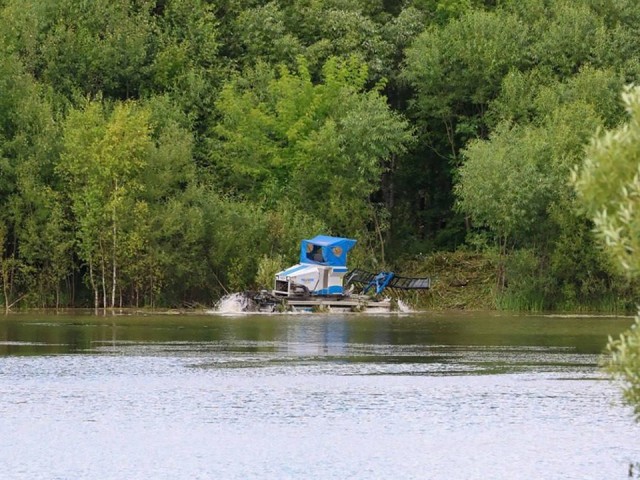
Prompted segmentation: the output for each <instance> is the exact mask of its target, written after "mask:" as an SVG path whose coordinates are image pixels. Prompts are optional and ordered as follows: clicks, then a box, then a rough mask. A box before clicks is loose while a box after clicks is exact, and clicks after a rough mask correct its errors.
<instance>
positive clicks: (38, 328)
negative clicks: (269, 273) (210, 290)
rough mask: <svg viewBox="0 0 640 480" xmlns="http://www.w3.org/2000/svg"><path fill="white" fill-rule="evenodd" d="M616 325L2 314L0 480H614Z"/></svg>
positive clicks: (632, 443) (639, 455)
mask: <svg viewBox="0 0 640 480" xmlns="http://www.w3.org/2000/svg"><path fill="white" fill-rule="evenodd" d="M630 323H631V320H629V319H622V320H614V319H595V318H548V317H547V318H545V317H508V316H480V315H464V316H457V317H454V316H450V315H424V314H423V315H420V314H411V315H403V316H375V317H366V316H360V315H345V316H332V315H319V316H311V315H296V316H241V317H215V316H201V317H197V316H180V317H168V316H164V317H115V318H109V317H80V316H69V317H42V316H41V317H31V316H15V317H9V318H8V319H6V320H0V392H2V394H1V395H0V418H1V419H2V422H0V478H11V479H40V478H41V479H52V478H53V479H85V478H87V479H88V478H100V479H122V478H127V479H148V478H154V479H195V478H202V479H208V478H228V479H245V478H277V479H281V478H292V479H293V478H295V479H297V478H317V479H344V478H357V479H360V478H362V479H370V478H403V479H411V478H415V479H424V478H431V479H457V478H460V479H463V478H464V479H466V478H473V479H475V478H478V479H485V478H492V479H502V478H504V479H513V478H554V479H558V478H559V479H562V478H567V479H583V478H589V479H600V478H602V479H605V478H606V479H610V478H627V472H628V465H629V463H630V462H635V461H638V460H640V447H639V446H638V445H637V441H636V439H637V437H638V433H639V431H638V427H637V426H636V425H635V424H634V423H633V420H632V417H631V413H630V411H629V409H628V408H625V407H623V406H621V405H620V404H619V401H618V398H619V392H618V390H617V388H616V387H615V386H613V385H611V383H610V382H609V381H607V380H606V379H605V378H604V376H603V375H602V374H601V372H600V371H599V370H598V368H597V363H598V359H599V354H600V352H601V350H602V348H603V347H604V345H605V343H606V339H607V336H608V335H615V334H617V333H618V332H620V331H621V330H622V329H624V328H625V327H627V326H628V325H629V324H630ZM3 475H5V477H3Z"/></svg>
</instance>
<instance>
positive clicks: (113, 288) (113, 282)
mask: <svg viewBox="0 0 640 480" xmlns="http://www.w3.org/2000/svg"><path fill="white" fill-rule="evenodd" d="M117 190H118V182H117V180H116V191H117ZM111 220H112V222H113V256H112V262H113V272H112V279H111V308H114V307H115V306H116V276H117V267H116V251H117V248H118V242H117V237H116V235H117V233H118V229H117V226H116V207H115V204H114V206H113V212H112V218H111Z"/></svg>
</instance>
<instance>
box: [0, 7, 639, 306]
mask: <svg viewBox="0 0 640 480" xmlns="http://www.w3.org/2000/svg"><path fill="white" fill-rule="evenodd" d="M0 15H2V19H3V21H2V22H0V53H1V55H0V229H1V230H2V242H0V262H1V265H2V273H3V275H2V287H3V289H2V293H1V295H2V297H3V299H4V300H5V308H6V307H7V306H10V305H12V304H13V305H18V304H19V305H37V306H52V305H58V304H60V303H61V302H62V303H64V302H66V303H69V304H73V305H88V304H90V303H93V304H96V303H99V304H100V305H104V304H107V305H112V304H118V305H119V304H120V303H122V304H123V305H140V306H144V305H159V304H162V305H185V304H186V305H193V304H196V303H207V302H210V301H211V300H212V297H215V296H216V295H219V294H221V293H223V292H224V291H225V289H226V290H229V289H243V288H249V287H255V286H257V285H256V282H257V283H262V284H264V283H270V282H266V280H268V278H267V277H268V275H269V274H270V273H269V272H271V270H272V269H273V267H274V265H273V264H272V263H270V262H271V260H273V259H278V258H279V256H280V255H282V262H283V263H284V264H285V265H286V264H288V263H290V262H295V261H296V258H297V249H298V242H299V240H300V238H302V237H305V236H311V235H314V234H317V233H335V234H339V235H349V236H353V237H356V238H358V240H359V243H358V248H357V249H355V250H354V252H353V255H352V256H351V262H352V263H354V264H359V265H362V266H365V265H368V266H370V267H371V268H386V267H385V264H386V263H387V262H390V263H393V262H394V261H395V260H396V259H397V258H398V257H401V256H403V255H404V254H408V253H418V252H423V253H424V252H429V251H431V250H438V249H455V248H460V247H461V245H463V243H464V242H465V241H466V242H467V243H469V244H471V243H473V239H474V238H476V239H478V238H482V239H484V240H483V245H484V248H488V249H490V250H491V251H494V249H496V251H500V249H498V248H497V245H496V244H498V245H499V246H501V247H502V248H501V251H502V257H501V258H500V259H499V260H496V262H495V267H496V269H497V270H498V277H500V278H502V279H503V280H505V282H506V283H505V285H506V289H505V290H504V291H503V292H500V295H502V297H501V298H503V299H506V298H507V296H509V298H512V299H516V300H515V301H513V302H510V304H511V305H516V304H518V303H520V304H530V305H538V304H539V302H538V300H537V299H539V298H541V299H542V300H541V302H542V304H543V306H544V308H559V307H570V308H579V307H580V308H581V307H583V306H584V305H585V304H586V303H589V302H591V301H593V302H594V303H595V304H597V303H598V301H599V299H606V298H609V299H610V298H614V297H616V296H617V297H620V298H621V300H620V303H621V304H624V303H629V301H630V300H629V299H630V298H632V296H633V292H634V291H635V290H634V287H633V286H628V285H624V284H623V283H624V282H622V281H621V280H620V277H618V276H616V275H615V274H613V273H612V267H611V266H610V261H609V260H608V259H607V258H605V257H604V256H603V255H602V254H601V253H600V251H599V250H598V248H597V247H596V246H595V244H594V242H593V237H592V234H591V228H592V224H591V223H590V220H588V219H587V218H585V215H584V214H577V213H575V211H574V200H575V199H574V193H573V191H572V190H571V189H570V188H569V187H568V186H567V183H566V177H567V174H568V171H569V170H570V168H571V166H572V165H574V164H576V163H579V161H580V159H581V158H582V156H583V149H584V146H585V145H586V144H587V143H588V141H589V138H591V136H592V134H593V132H594V131H595V130H596V129H598V128H606V129H614V128H616V127H617V126H618V125H619V124H620V122H621V120H622V119H623V118H624V117H623V115H624V109H623V108H622V107H621V105H620V102H619V99H618V95H619V91H620V89H621V86H622V85H624V84H625V83H628V82H632V81H636V80H637V78H638V75H640V62H638V60H637V55H636V53H637V51H638V48H639V47H640V45H639V40H638V35H637V30H638V25H640V7H639V4H638V2H633V1H630V0H624V1H618V2H610V1H600V0H587V1H584V2H572V1H570V0H524V1H515V0H505V1H501V2H495V1H490V0H486V1H485V0H412V1H408V2H387V1H382V0H347V1H343V0H329V1H318V0H303V1H299V2H291V1H286V2H285V1H281V0H274V1H271V2H256V1H254V0H221V1H218V2H214V3H212V2H208V1H204V0H163V1H161V2H153V1H149V0H135V1H130V0H114V1H110V2H107V1H105V0H96V1H94V2H78V1H72V0H52V1H45V0H23V1H17V0H6V1H3V2H0ZM622 170H624V171H622ZM622 170H621V171H620V173H621V174H624V175H627V173H628V172H627V171H626V170H625V169H622ZM616 178H617V177H615V175H614V176H613V177H612V179H613V180H615V179H616ZM631 178H632V177H631ZM627 192H629V197H630V199H632V197H633V189H632V188H631V187H628V188H627ZM456 200H457V201H458V208H455V207H454V202H455V201H456ZM628 200H629V199H628ZM625 201H626V200H625ZM589 212H591V211H590V210H589ZM620 212H622V209H619V208H618V209H610V210H608V215H609V216H614V217H616V218H617V217H619V215H620ZM589 215H590V216H591V215H592V214H591V213H589ZM616 221H618V220H616ZM620 226H622V228H623V230H622V231H621V233H624V229H626V228H631V227H630V226H623V224H620V225H617V226H616V225H613V226H612V228H613V227H615V228H619V227H620ZM238 232H242V233H243V234H242V235H238ZM245 233H246V234H245ZM465 235H466V240H465ZM630 246H631V247H633V248H635V247H634V246H633V245H630ZM625 248H626V247H625ZM519 249H523V252H524V253H522V254H520V253H519ZM519 255H521V256H522V257H523V258H524V257H527V259H528V260H527V261H524V260H522V259H520V260H522V261H520V260H517V258H519V257H518V256H519ZM513 259H516V260H513ZM529 260H531V261H529ZM516 264H517V268H516V267H515V266H514V265H516ZM268 267H269V268H268ZM516 272H517V273H516ZM502 273H504V275H506V276H504V275H502ZM516 275H517V276H518V277H519V278H518V279H515V278H514V277H515V276H516ZM503 277H504V278H503ZM81 279H84V282H85V284H82V283H81V282H82V280H81ZM257 279H258V280H257ZM498 283H500V282H498ZM96 293H97V294H98V295H97V296H98V297H99V302H96ZM89 298H91V300H89ZM527 299H533V300H534V301H529V300H527ZM16 302H18V303H16ZM464 303H467V304H468V302H467V301H466V300H465V301H464ZM614 303H615V302H613V303H612V304H614ZM504 304H506V300H505V303H504ZM616 304H617V303H616Z"/></svg>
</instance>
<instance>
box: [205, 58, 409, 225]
mask: <svg viewBox="0 0 640 480" xmlns="http://www.w3.org/2000/svg"><path fill="white" fill-rule="evenodd" d="M249 75H250V76H251V77H252V78H257V79H258V81H254V82H251V83H248V82H246V81H245V80H244V79H242V78H239V79H237V80H236V81H234V82H232V83H230V84H228V85H226V86H225V87H224V88H223V91H222V95H221V98H220V100H219V101H218V108H219V110H220V112H221V113H222V115H223V121H222V122H221V123H220V124H219V125H218V126H217V127H216V129H215V132H216V134H217V135H218V136H219V144H218V145H219V149H220V150H219V151H220V153H219V155H217V156H216V157H215V161H216V165H217V166H218V168H219V169H220V171H221V172H222V176H221V180H222V181H223V182H226V183H227V184H228V186H229V187H231V189H232V190H233V191H234V192H236V193H238V194H240V195H242V196H245V197H247V198H250V199H254V200H255V199H260V200H261V201H262V202H263V203H264V204H266V205H274V206H275V205H277V204H278V202H279V201H280V198H281V197H283V196H285V197H286V198H289V199H290V200H291V201H292V202H293V203H294V204H295V205H297V206H298V208H300V209H304V210H307V211H310V212H312V214H313V215H314V216H316V217H317V218H319V219H321V220H322V221H323V222H325V223H326V224H327V225H329V226H331V227H333V228H334V229H336V230H337V231H342V232H353V231H362V230H363V229H364V224H365V222H366V219H367V216H368V212H369V208H370V207H369V205H368V198H369V195H370V194H371V193H372V192H374V191H375V190H376V188H377V182H378V179H379V178H380V175H381V172H382V171H383V169H384V166H385V161H386V160H387V159H388V158H389V156H390V155H392V154H394V153H399V152H402V151H403V150H404V148H405V146H406V145H407V143H408V142H410V141H411V135H410V133H409V131H408V127H407V124H406V122H405V121H404V120H403V119H402V118H401V117H400V116H398V115H395V114H393V113H392V112H391V111H390V110H389V108H388V106H387V105H386V103H385V101H384V99H383V97H382V96H381V95H380V94H379V93H377V92H376V91H369V92H366V91H365V90H364V87H365V83H366V79H367V68H366V66H365V65H364V64H362V63H361V62H359V61H358V60H357V59H355V58H353V57H352V58H350V59H349V60H347V61H340V60H338V59H336V58H332V59H330V60H329V61H328V62H327V63H326V64H325V65H324V67H323V81H322V82H320V83H318V84H314V83H313V82H312V79H311V76H310V74H309V71H308V69H307V67H306V63H305V62H304V61H303V60H302V59H301V60H300V64H299V67H298V69H297V71H295V72H292V71H290V70H289V69H288V68H286V67H284V66H281V67H280V68H279V69H278V71H277V72H275V73H270V71H269V70H268V69H267V68H266V66H259V67H258V68H257V69H256V70H254V71H252V72H249ZM350 234H352V233H350Z"/></svg>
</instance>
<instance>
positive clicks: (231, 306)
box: [212, 293, 249, 314]
mask: <svg viewBox="0 0 640 480" xmlns="http://www.w3.org/2000/svg"><path fill="white" fill-rule="evenodd" d="M248 303H249V299H248V298H247V296H246V295H245V294H243V293H231V294H229V295H225V296H224V297H222V298H221V299H220V300H218V303H216V304H215V306H214V307H213V310H212V313H222V314H225V313H234V314H235V313H245V312H246V311H247V306H248Z"/></svg>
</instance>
